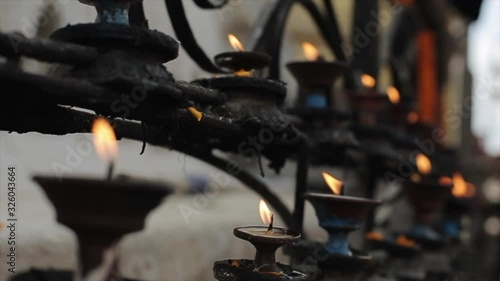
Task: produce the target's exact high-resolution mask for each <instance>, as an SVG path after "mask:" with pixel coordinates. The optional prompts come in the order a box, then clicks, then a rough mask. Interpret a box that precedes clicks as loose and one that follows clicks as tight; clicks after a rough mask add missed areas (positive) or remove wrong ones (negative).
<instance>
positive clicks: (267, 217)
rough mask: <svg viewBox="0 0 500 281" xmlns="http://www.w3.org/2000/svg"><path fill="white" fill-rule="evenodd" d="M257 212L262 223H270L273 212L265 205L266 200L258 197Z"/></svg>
mask: <svg viewBox="0 0 500 281" xmlns="http://www.w3.org/2000/svg"><path fill="white" fill-rule="evenodd" d="M259 213H260V219H261V220H262V222H263V223H264V224H270V223H271V221H272V219H273V218H272V217H273V213H272V212H271V211H270V210H269V208H268V207H267V204H266V202H264V200H262V199H260V202H259Z"/></svg>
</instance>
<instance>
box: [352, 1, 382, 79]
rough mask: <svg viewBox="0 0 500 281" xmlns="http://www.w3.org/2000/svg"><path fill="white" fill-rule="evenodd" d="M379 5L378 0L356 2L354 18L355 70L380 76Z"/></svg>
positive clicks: (353, 62) (353, 45)
mask: <svg viewBox="0 0 500 281" xmlns="http://www.w3.org/2000/svg"><path fill="white" fill-rule="evenodd" d="M378 14H379V4H378V1H377V0H356V1H355V7H354V17H353V31H352V32H353V34H352V47H353V50H352V51H353V53H352V54H353V61H352V67H353V68H354V70H357V71H361V72H362V73H366V74H369V75H371V76H373V77H375V78H376V77H377V76H378V71H379V63H380V62H379V51H378V50H379V33H380V28H381V26H380V23H379V19H378Z"/></svg>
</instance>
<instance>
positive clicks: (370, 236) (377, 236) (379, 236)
mask: <svg viewBox="0 0 500 281" xmlns="http://www.w3.org/2000/svg"><path fill="white" fill-rule="evenodd" d="M365 238H366V239H367V240H376V241H382V240H384V235H382V233H380V232H377V231H371V232H368V233H366V235H365Z"/></svg>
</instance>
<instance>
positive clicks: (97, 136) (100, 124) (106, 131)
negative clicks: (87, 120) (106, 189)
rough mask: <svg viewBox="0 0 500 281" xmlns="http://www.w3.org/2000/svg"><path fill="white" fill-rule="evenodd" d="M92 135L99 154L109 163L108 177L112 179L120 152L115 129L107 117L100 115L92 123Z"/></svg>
mask: <svg viewBox="0 0 500 281" xmlns="http://www.w3.org/2000/svg"><path fill="white" fill-rule="evenodd" d="M92 135H93V141H94V146H95V149H96V152H97V155H98V156H99V157H100V158H101V159H103V160H105V161H107V162H108V163H109V165H108V173H107V179H108V180H111V177H112V176H113V170H114V167H115V160H116V155H117V154H118V146H117V145H116V135H115V131H114V130H113V127H111V124H110V123H109V121H108V120H107V119H106V118H104V117H98V118H97V119H96V120H95V121H94V124H93V125H92Z"/></svg>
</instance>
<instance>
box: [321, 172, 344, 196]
mask: <svg viewBox="0 0 500 281" xmlns="http://www.w3.org/2000/svg"><path fill="white" fill-rule="evenodd" d="M323 179H325V182H326V184H328V187H329V188H330V189H331V190H332V192H333V194H335V195H340V194H342V188H343V187H344V183H343V182H342V181H341V180H338V179H336V178H335V177H334V176H332V175H330V174H329V173H327V172H323Z"/></svg>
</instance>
